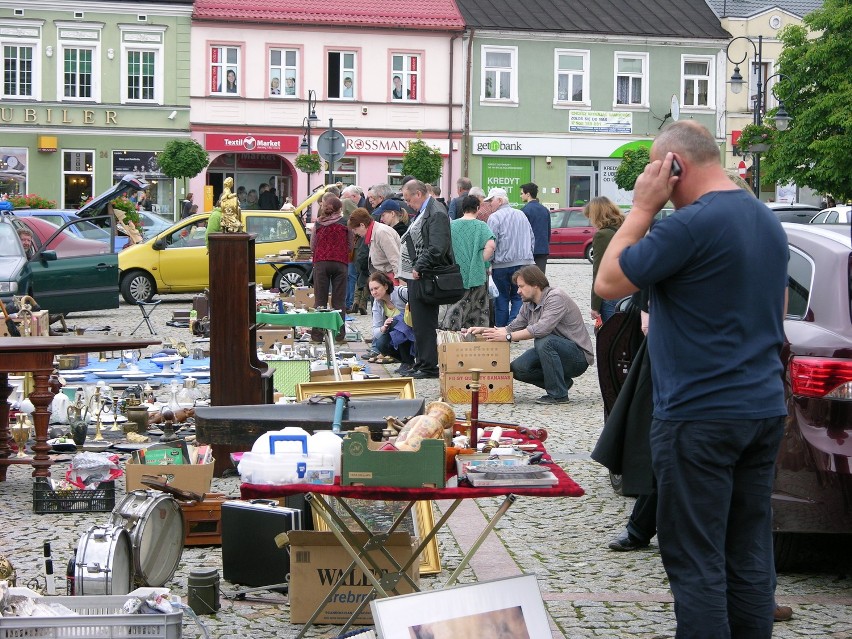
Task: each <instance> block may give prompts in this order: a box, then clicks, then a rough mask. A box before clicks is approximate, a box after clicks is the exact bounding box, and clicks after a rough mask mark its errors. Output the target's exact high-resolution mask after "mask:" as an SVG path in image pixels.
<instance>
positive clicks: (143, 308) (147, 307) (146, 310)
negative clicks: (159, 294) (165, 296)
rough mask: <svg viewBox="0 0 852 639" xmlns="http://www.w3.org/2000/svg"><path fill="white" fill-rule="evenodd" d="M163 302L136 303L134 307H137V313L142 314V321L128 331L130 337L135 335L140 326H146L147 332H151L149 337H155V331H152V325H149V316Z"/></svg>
mask: <svg viewBox="0 0 852 639" xmlns="http://www.w3.org/2000/svg"><path fill="white" fill-rule="evenodd" d="M162 301H163V300H154V301H153V302H136V305H137V306H138V307H139V311H140V312H141V313H142V321H140V322H139V323H138V324H137V325H136V328H134V329H133V330H132V331H130V334H131V335H135V334H136V331H138V330H139V327H140V326H142V324H147V325H148V330H149V331H151V335H156V334H157V331H155V330H154V325H153V324H151V314H152V313H153V312H154V311H155V310H156V309H157V306H158V305H159V304H160V302H162Z"/></svg>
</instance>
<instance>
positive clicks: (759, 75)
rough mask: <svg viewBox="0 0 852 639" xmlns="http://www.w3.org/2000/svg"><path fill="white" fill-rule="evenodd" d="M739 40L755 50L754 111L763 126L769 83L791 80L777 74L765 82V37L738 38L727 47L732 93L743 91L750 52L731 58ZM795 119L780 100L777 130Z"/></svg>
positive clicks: (757, 170) (757, 159) (756, 184)
mask: <svg viewBox="0 0 852 639" xmlns="http://www.w3.org/2000/svg"><path fill="white" fill-rule="evenodd" d="M737 40H745V41H746V42H748V43H749V44H750V45H751V47H752V49H753V50H754V65H755V73H756V78H755V80H756V82H755V84H756V85H757V96H756V98H755V103H754V108H753V109H752V111H753V114H754V123H755V124H757V125H759V124H761V120H762V119H763V115H764V112H763V96H764V95H766V88H767V87H768V86H769V81H770V80H771V79H772V78H775V77H778V78H784V79H785V80H788V81H789V78H788V77H787V76H785V75H784V74H783V73H776V74H774V75H771V76H769V77H768V78H766V79H765V80H764V78H763V36H758V37H757V44H755V43H754V40H752V39H751V38H749V37H748V36H737V37H736V38H734V39H732V40H731V41H730V42H729V43H728V46H727V47H725V57H726V58H727V59H728V62H730V63H732V64H733V65H734V72H733V73H732V74H731V80H730V85H731V93H733V94H735V95H738V94H740V93H741V92H742V90H743V85H744V84H745V81H744V80H743V76H742V74H741V73H740V65H741V64H742V63H743V62H745V61H746V59H747V58H748V50H746V52H745V53H744V54H743V57H742V58H740V59H738V60H734V59H733V58H731V55H730V49H731V45H732V44H734V42H736V41H737ZM792 119H793V118H791V117H790V114H789V113H787V109H785V108H784V102H783V100H781V99H780V98H779V99H778V111H777V112H776V114H775V118H774V120H775V128H776V129H778V130H779V131H786V130H787V127H789V126H790V121H791V120H792ZM752 154H753V155H754V164H753V168H754V171H753V172H752V180H753V183H752V188H754V193H755V195H757V197H760V152H759V151H752Z"/></svg>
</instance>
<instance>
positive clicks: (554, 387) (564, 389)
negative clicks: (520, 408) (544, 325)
mask: <svg viewBox="0 0 852 639" xmlns="http://www.w3.org/2000/svg"><path fill="white" fill-rule="evenodd" d="M588 367H589V363H588V362H587V361H586V354H585V352H583V349H582V348H580V347H579V346H577V345H576V344H575V343H574V342H572V341H571V340H570V339H568V338H567V337H562V336H561V335H546V336H544V337H537V338H536V339H535V340H534V341H533V347H532V348H530V349H527V350H526V351H525V352H524V353H523V354H522V355H521V356H519V357H518V358H516V359H515V360H514V361H513V362H512V363H511V364H510V368H511V370H512V373H513V374H514V376H515V379H516V380H518V381H519V382H525V383H527V384H532V385H533V386H538V387H539V388H543V389H544V390H546V391H547V394H548V395H550V396H551V397H555V398H557V399H561V398H563V397H567V396H568V389H570V388H571V386H573V385H574V380H573V379H572V378H573V377H579V376H580V375H582V374H583V373H584V372H585V371H586V369H587V368H588Z"/></svg>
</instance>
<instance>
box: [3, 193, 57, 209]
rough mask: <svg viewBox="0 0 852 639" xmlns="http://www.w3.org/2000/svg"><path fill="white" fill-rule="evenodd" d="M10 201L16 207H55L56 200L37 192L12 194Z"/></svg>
mask: <svg viewBox="0 0 852 639" xmlns="http://www.w3.org/2000/svg"><path fill="white" fill-rule="evenodd" d="M9 201H10V202H11V203H12V206H13V207H14V208H16V209H55V208H56V200H47V199H45V198H43V197H41V196H40V195H36V194H35V193H27V194H26V195H10V196H9Z"/></svg>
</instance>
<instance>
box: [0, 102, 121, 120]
mask: <svg viewBox="0 0 852 639" xmlns="http://www.w3.org/2000/svg"><path fill="white" fill-rule="evenodd" d="M0 122H5V123H9V124H42V125H43V124H57V125H63V124H74V125H77V124H86V125H109V124H118V112H117V111H113V110H112V109H81V108H79V107H78V108H67V109H55V108H53V107H39V108H34V107H10V106H4V107H0Z"/></svg>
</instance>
